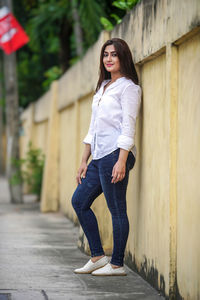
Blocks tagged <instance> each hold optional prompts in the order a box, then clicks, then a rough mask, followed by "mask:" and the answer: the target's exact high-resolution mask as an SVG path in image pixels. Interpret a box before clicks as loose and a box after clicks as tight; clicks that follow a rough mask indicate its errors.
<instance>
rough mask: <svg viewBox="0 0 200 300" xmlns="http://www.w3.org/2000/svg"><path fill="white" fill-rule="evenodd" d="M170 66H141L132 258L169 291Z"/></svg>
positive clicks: (160, 61) (158, 61)
mask: <svg viewBox="0 0 200 300" xmlns="http://www.w3.org/2000/svg"><path fill="white" fill-rule="evenodd" d="M165 63H166V58H165V55H164V54H163V55H160V56H158V57H157V58H155V59H153V60H151V61H149V62H147V63H146V64H144V65H143V67H142V68H141V83H142V87H143V105H142V109H141V112H140V120H139V121H140V122H141V121H143V122H142V124H140V130H139V131H137V134H136V135H137V137H138V139H140V142H139V144H138V154H139V155H138V157H137V162H136V166H135V168H134V170H133V172H132V174H131V176H130V179H129V189H128V201H127V202H128V214H129V220H130V235H129V240H128V244H127V252H128V253H127V254H128V256H127V258H129V260H130V259H131V261H132V262H134V263H135V264H136V266H137V269H138V270H139V271H140V272H141V273H143V272H144V273H145V275H146V276H147V277H150V276H152V274H151V273H152V272H154V274H156V273H157V272H158V278H157V280H158V285H159V286H160V285H161V284H163V282H162V280H163V278H165V287H166V289H168V285H169V283H168V273H169V266H168V261H169V202H168V199H169V164H168V162H169V103H168V102H167V101H166V98H165V88H166V86H165V85H166V84H165ZM138 125H139V124H138ZM161 257H162V259H160V258H161Z"/></svg>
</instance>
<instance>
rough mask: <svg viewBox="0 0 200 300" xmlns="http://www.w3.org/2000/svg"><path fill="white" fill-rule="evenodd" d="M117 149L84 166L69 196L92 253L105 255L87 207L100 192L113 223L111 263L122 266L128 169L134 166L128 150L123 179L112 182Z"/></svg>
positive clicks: (95, 223)
mask: <svg viewBox="0 0 200 300" xmlns="http://www.w3.org/2000/svg"><path fill="white" fill-rule="evenodd" d="M119 151H120V149H119V148H118V149H117V150H115V151H113V152H112V153H110V154H108V155H106V156H104V157H103V158H100V159H97V160H92V161H91V162H90V163H89V165H88V169H87V173H86V177H85V178H83V179H82V183H81V184H79V185H78V186H77V188H76V190H75V192H74V194H73V196H72V206H73V208H74V210H75V212H76V214H77V216H78V219H79V222H80V224H81V226H82V228H83V231H84V233H85V235H86V237H87V240H88V243H89V247H90V251H91V256H92V257H94V256H100V255H104V250H103V248H102V244H101V239H100V235H99V229H98V224H97V219H96V217H95V214H94V212H93V211H92V209H91V208H90V207H91V205H92V203H93V201H94V200H95V199H96V198H97V197H98V196H99V195H100V194H101V193H102V192H103V193H104V196H105V198H106V202H107V205H108V208H109V211H110V213H111V216H112V225H113V252H112V258H111V263H112V264H114V265H117V266H123V261H124V252H125V247H126V243H127V239H128V233H129V221H128V217H127V212H126V190H127V184H128V177H129V171H130V170H131V169H132V168H133V167H134V164H135V157H134V155H133V154H132V152H129V154H128V158H127V162H126V174H125V177H124V179H123V180H122V181H119V182H117V183H111V180H112V177H111V175H112V170H113V166H114V165H115V163H116V162H117V160H118V157H119Z"/></svg>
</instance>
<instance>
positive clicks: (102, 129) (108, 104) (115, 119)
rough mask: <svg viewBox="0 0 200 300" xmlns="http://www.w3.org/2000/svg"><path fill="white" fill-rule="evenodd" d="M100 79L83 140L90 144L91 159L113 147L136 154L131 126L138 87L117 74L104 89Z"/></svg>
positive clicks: (134, 121) (136, 105) (136, 103)
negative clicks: (114, 79)
mask: <svg viewBox="0 0 200 300" xmlns="http://www.w3.org/2000/svg"><path fill="white" fill-rule="evenodd" d="M108 81H110V79H108V80H104V81H103V82H102V84H101V87H100V89H99V90H98V91H97V93H96V94H95V95H94V97H93V103H92V116H91V122H90V127H89V131H88V134H87V135H86V137H85V138H84V140H83V142H84V143H85V144H90V145H91V154H92V158H93V159H99V158H102V157H104V156H105V155H108V154H110V153H111V152H113V151H114V150H116V149H117V148H121V149H125V150H128V151H132V152H133V154H134V156H135V157H136V146H135V141H134V138H135V126H136V118H137V115H138V112H139V108H140V104H141V94H142V90H141V87H140V86H139V85H136V84H135V83H134V82H133V81H132V80H130V79H127V78H126V77H120V78H118V79H117V80H116V81H115V82H113V83H112V84H110V85H109V86H108V87H107V88H106V90H105V92H103V91H104V86H105V84H106V83H108Z"/></svg>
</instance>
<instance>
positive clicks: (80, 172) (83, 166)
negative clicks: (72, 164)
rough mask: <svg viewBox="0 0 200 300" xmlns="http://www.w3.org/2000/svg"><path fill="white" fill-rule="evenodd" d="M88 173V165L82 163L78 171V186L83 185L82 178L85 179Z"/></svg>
mask: <svg viewBox="0 0 200 300" xmlns="http://www.w3.org/2000/svg"><path fill="white" fill-rule="evenodd" d="M86 172H87V163H86V162H82V163H81V165H80V168H79V169H78V173H77V176H76V182H77V184H79V183H80V184H81V176H82V177H83V178H85V176H86Z"/></svg>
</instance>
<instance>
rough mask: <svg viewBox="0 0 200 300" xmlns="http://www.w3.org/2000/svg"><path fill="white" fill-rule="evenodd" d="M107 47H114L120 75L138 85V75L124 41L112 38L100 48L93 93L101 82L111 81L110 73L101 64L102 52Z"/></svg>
mask: <svg viewBox="0 0 200 300" xmlns="http://www.w3.org/2000/svg"><path fill="white" fill-rule="evenodd" d="M109 45H113V46H114V47H115V51H116V53H117V56H118V58H119V61H120V72H121V73H122V75H123V76H125V77H126V78H128V79H131V80H132V81H133V82H134V83H135V84H138V75H137V72H136V69H135V65H134V62H133V58H132V54H131V51H130V49H129V46H128V45H127V43H126V42H125V41H124V40H122V39H119V38H113V39H110V40H107V41H106V42H105V43H104V44H103V46H102V48H101V55H100V66H99V80H98V82H97V86H96V90H95V92H97V91H98V89H99V88H100V86H101V84H102V82H103V80H106V79H111V73H110V72H108V71H107V70H106V69H105V67H104V64H103V56H104V50H105V48H106V47H107V46H109Z"/></svg>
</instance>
